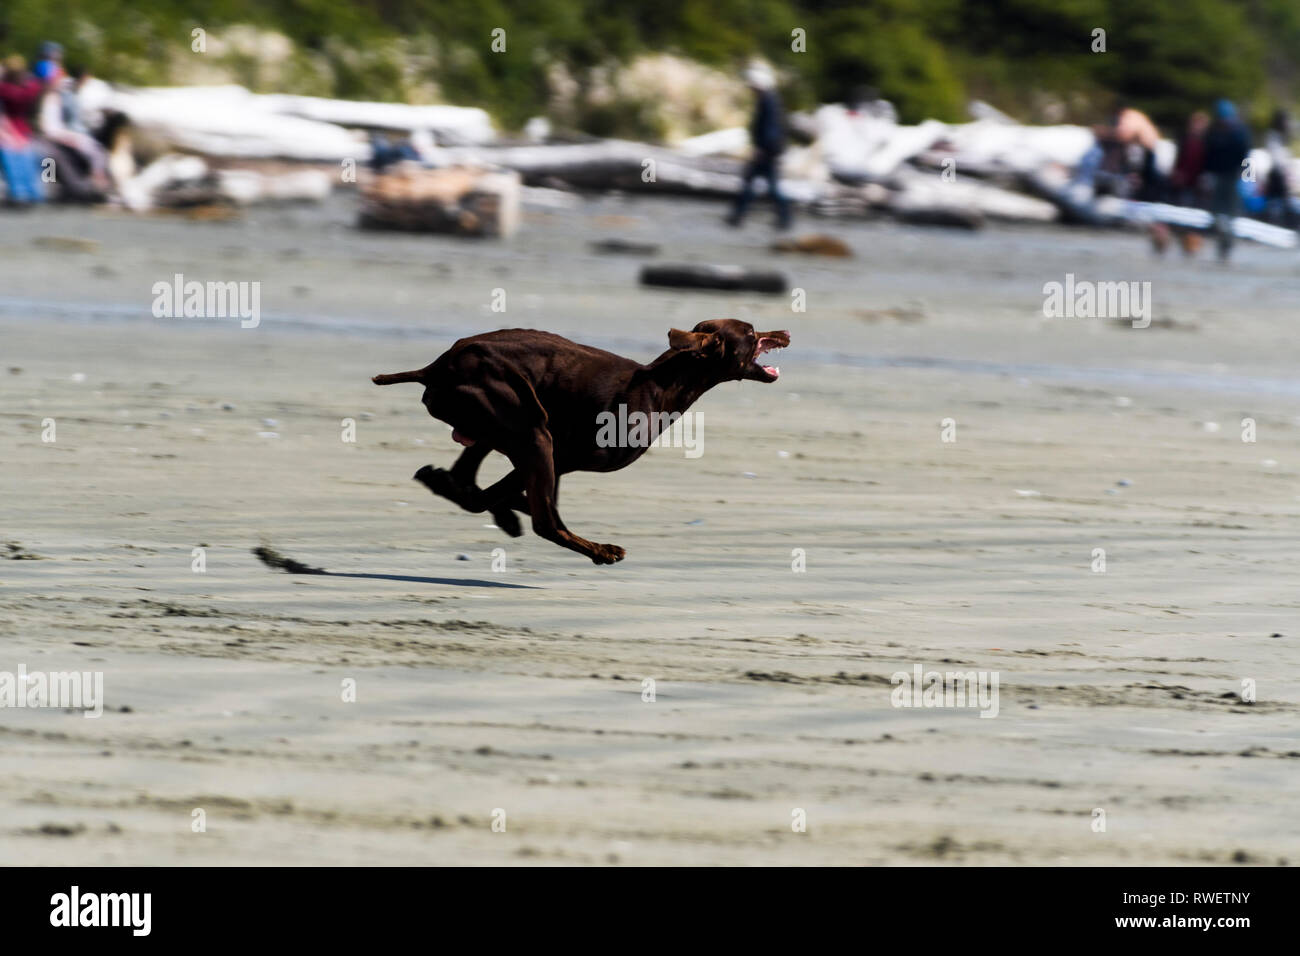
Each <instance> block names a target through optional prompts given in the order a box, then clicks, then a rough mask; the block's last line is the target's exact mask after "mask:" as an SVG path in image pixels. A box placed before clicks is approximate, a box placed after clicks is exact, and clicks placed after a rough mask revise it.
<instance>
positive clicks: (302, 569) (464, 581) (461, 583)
mask: <svg viewBox="0 0 1300 956" xmlns="http://www.w3.org/2000/svg"><path fill="white" fill-rule="evenodd" d="M253 554H255V555H256V556H257V559H258V560H259V561H261V562H262V563H263V564H265V565H266V566H267V567H268V568H272V569H274V570H276V571H284V572H286V573H288V574H312V575H316V576H317V577H325V578H363V579H366V580H370V581H404V582H406V583H407V584H441V585H443V586H444V587H453V588H511V589H513V590H524V591H540V590H545V589H544V588H537V587H534V586H533V585H531V584H510V583H509V582H506V581H484V580H482V579H480V578H424V577H419V576H418V575H414V574H378V573H367V572H362V571H326V570H325V569H324V568H313V567H312V566H311V565H310V564H303V563H302V562H301V561H295V560H294V559H293V558H290V557H286V556H285V555H283V554H281V553H280V552H279V551H276V550H275V549H274V548H271V547H268V546H266V545H262V546H261V547H260V548H254V549H253Z"/></svg>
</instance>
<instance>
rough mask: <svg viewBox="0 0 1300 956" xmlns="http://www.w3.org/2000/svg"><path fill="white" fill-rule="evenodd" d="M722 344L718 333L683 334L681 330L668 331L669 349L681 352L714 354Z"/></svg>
mask: <svg viewBox="0 0 1300 956" xmlns="http://www.w3.org/2000/svg"><path fill="white" fill-rule="evenodd" d="M721 344H722V340H721V339H719V338H718V333H717V332H683V331H682V330H681V329H669V330H668V347H669V348H673V349H677V350H678V351H679V352H681V351H692V352H712V351H716V350H717V349H718V348H719V347H720V346H721Z"/></svg>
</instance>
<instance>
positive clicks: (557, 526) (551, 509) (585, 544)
mask: <svg viewBox="0 0 1300 956" xmlns="http://www.w3.org/2000/svg"><path fill="white" fill-rule="evenodd" d="M517 458H518V460H516V455H512V456H511V459H510V460H511V461H512V462H513V463H514V465H515V469H516V471H518V472H519V473H521V474H523V475H524V488H525V491H526V492H527V497H528V511H529V514H531V515H532V519H533V531H534V532H536V533H537V535H538V536H539V537H542V538H545V539H546V540H547V541H554V542H555V543H556V544H558V545H561V546H562V547H565V548H569V549H570V550H572V551H577V552H578V553H579V554H585V555H586V556H587V557H589V558H591V560H592V562H593V563H594V564H613V563H614V562H615V561H622V560H623V556H624V555H625V554H626V552H625V551H624V550H623V549H622V548H620V547H619V546H618V545H616V544H596V543H595V542H594V541H588V540H587V539H586V538H580V537H578V536H577V535H576V534H574V533H573V532H571V531H569V529H568V528H566V527H565V526H564V522H563V521H561V520H560V514H559V512H558V511H557V510H556V507H555V498H556V488H557V483H556V480H555V458H554V455H553V451H552V446H551V434H550V432H548V431H547V430H546V429H545V428H538V429H537V430H536V431H535V432H534V434H533V441H532V444H531V445H530V446H528V447H527V448H524V449H521V450H520V451H519V452H518V453H517Z"/></svg>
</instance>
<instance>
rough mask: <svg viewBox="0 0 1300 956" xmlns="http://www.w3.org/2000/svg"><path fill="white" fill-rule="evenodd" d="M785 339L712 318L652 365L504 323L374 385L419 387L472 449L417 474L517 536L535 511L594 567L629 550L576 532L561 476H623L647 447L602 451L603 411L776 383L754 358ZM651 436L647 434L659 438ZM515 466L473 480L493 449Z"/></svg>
mask: <svg viewBox="0 0 1300 956" xmlns="http://www.w3.org/2000/svg"><path fill="white" fill-rule="evenodd" d="M789 344H790V333H789V332H755V331H754V327H753V326H752V325H750V324H749V323H748V322H741V321H739V320H737V319H714V320H712V321H708V322H701V323H700V324H699V325H697V326H695V328H694V330H692V331H690V332H682V331H680V330H679V329H673V330H671V331H670V332H669V333H668V345H669V349H668V351H666V352H664V353H663V354H662V355H660V356H659V357H658V358H656V359H655V360H654V361H653V362H651V363H650V364H649V365H642V364H640V363H639V362H634V361H633V360H632V359H628V358H623V357H622V356H620V355H614V354H613V353H611V352H605V351H602V350H600V349H595V348H591V347H590V346H587V345H579V344H578V343H576V342H570V341H569V340H568V339H566V338H562V337H560V336H558V335H554V334H552V333H550V332H539V331H536V330H534V329H503V330H501V331H499V332H486V333H484V334H482V335H475V336H472V337H470V338H467V339H461V340H460V341H459V342H457V343H456V344H455V345H453V346H452V347H451V348H450V349H448V350H447V351H446V352H444V353H443V354H442V355H441V356H440V357H439V358H438V359H437V360H436V361H435V362H434V363H433V364H432V365H428V366H426V367H425V368H422V369H418V370H416V371H412V372H397V373H396V374H393V375H376V376H375V377H374V378H373V379H372V381H373V382H374V383H375V384H376V385H394V384H396V383H398V382H419V383H420V384H422V385H423V386H424V397H423V399H422V401H423V402H424V406H425V408H427V409H428V410H429V414H430V415H432V416H433V417H434V418H437V419H439V420H441V421H444V422H446V423H447V424H448V425H450V426H451V427H452V438H454V439H455V440H456V441H457V442H459V443H460V444H462V445H464V446H465V450H464V451H463V452H461V455H460V458H458V459H457V460H456V463H455V464H454V465H452V466H451V469H450V470H444V469H442V468H434V467H432V466H431V465H425V466H424V467H423V468H421V469H420V470H419V471H417V472H416V473H415V480H416V481H419V482H420V483H421V484H423V485H425V486H426V487H427V488H428V489H429V490H430V491H432V492H433V493H434V494H436V495H441V496H442V497H444V498H447V499H449V500H451V501H453V502H455V503H456V504H458V505H460V507H462V508H464V509H465V510H466V511H470V512H475V513H478V512H483V511H488V512H491V514H492V517H493V518H494V519H495V521H496V523H497V526H498V527H500V528H501V529H502V530H503V531H505V532H506V533H507V534H510V535H513V536H515V537H518V536H519V535H520V534H522V533H523V532H522V530H521V528H520V524H519V519H518V518H516V517H515V515H514V512H515V511H521V512H524V513H526V514H528V515H531V517H532V523H533V531H534V532H536V533H537V534H538V535H540V536H541V537H543V538H545V539H546V540H548V541H554V542H555V543H556V544H558V545H562V546H564V547H566V548H570V549H572V550H574V551H577V552H578V553H579V554H585V555H586V556H587V557H589V558H591V560H592V561H593V562H595V563H596V564H613V563H614V562H615V561H621V560H623V556H624V554H625V552H624V550H623V549H622V548H620V547H618V546H617V545H613V544H596V543H594V542H592V541H588V540H586V539H585V538H580V537H578V536H577V535H576V534H573V533H572V532H571V531H569V530H568V529H567V528H566V527H565V526H564V522H563V521H561V520H560V515H559V512H558V511H557V510H556V499H557V497H558V494H559V481H560V476H561V475H564V474H567V473H568V472H571V471H617V470H618V469H620V468H624V467H626V466H628V465H630V464H632V462H634V461H636V460H637V459H638V458H640V457H641V455H642V454H643V453H644V452H645V450H646V445H645V444H639V445H636V446H631V447H601V446H600V445H599V444H598V443H597V420H598V419H597V416H598V415H600V413H601V412H612V413H617V411H618V407H619V405H626V406H627V411H628V413H629V414H630V413H632V412H636V411H640V412H643V413H646V414H647V415H649V416H651V418H650V420H651V421H659V422H662V421H663V420H664V419H663V418H662V417H660V416H659V415H658V414H657V413H667V414H668V415H671V414H672V413H674V412H676V413H682V412H685V411H686V410H687V409H688V408H690V407H691V405H692V404H693V403H694V402H695V400H696V399H698V398H699V397H700V396H701V395H703V394H704V393H705V392H707V391H708V390H709V389H711V388H713V386H715V385H718V384H721V383H722V382H735V381H741V380H743V379H749V380H752V381H755V382H775V381H776V380H777V376H778V375H779V374H780V372H779V370H778V369H776V368H773V367H771V366H766V365H761V364H759V361H758V359H759V356H761V355H762V354H763V353H764V352H767V351H770V350H771V349H780V348H785V347H786V346H788V345H789ZM654 437H655V434H651V435H650V439H651V440H653V438H654ZM493 451H497V452H500V453H501V454H503V455H505V456H506V457H507V458H509V459H510V463H511V464H512V465H513V466H514V470H513V471H511V472H510V473H509V474H508V475H506V476H505V477H504V478H502V479H501V480H500V481H498V482H497V483H496V484H494V485H491V486H490V487H488V488H486V489H484V488H479V487H478V485H477V484H475V481H476V476H477V475H478V469H479V465H481V464H482V463H483V459H484V458H486V457H487V456H488V453H489V452H493Z"/></svg>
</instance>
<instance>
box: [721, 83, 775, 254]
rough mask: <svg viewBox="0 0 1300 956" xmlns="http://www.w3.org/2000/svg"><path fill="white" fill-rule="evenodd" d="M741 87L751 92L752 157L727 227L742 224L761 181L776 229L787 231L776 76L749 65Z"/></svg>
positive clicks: (750, 127) (750, 129) (750, 130)
mask: <svg viewBox="0 0 1300 956" xmlns="http://www.w3.org/2000/svg"><path fill="white" fill-rule="evenodd" d="M745 83H746V84H747V85H748V86H749V88H750V89H751V90H753V91H754V97H755V101H754V118H753V120H752V122H751V123H750V125H749V137H750V140H751V142H752V143H753V147H754V155H753V157H752V158H751V159H750V160H749V163H748V164H747V165H746V166H745V172H744V180H745V181H744V185H743V186H742V187H741V190H740V195H739V196H737V197H736V203H735V205H734V206H733V207H732V210H731V214H730V215H729V216H727V224H728V225H730V226H739V225H740V224H741V223H743V222H744V221H745V214H746V213H747V212H748V211H749V206H750V203H752V202H753V201H754V180H755V179H759V178H762V179H763V180H764V181H765V182H766V183H767V192H768V195H770V196H771V197H772V202H773V203H775V205H776V227H777V228H778V229H789V228H790V220H791V216H790V200H789V199H787V198H786V196H785V194H784V193H782V192H781V183H780V165H781V154H782V153H783V152H784V151H785V122H784V119H783V117H782V111H781V100H780V99H779V98H778V97H777V95H776V76H775V74H773V72H772V69H771V67H769V66H767V65H766V64H765V63H753V64H751V65H750V67H749V69H747V70H746V71H745Z"/></svg>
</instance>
